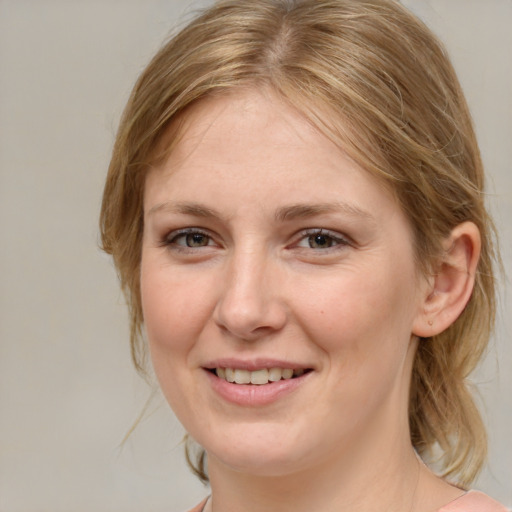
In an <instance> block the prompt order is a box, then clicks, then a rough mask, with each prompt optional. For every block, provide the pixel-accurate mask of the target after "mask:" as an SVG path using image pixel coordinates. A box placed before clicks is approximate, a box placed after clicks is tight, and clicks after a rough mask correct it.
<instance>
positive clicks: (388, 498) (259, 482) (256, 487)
mask: <svg viewBox="0 0 512 512" xmlns="http://www.w3.org/2000/svg"><path fill="white" fill-rule="evenodd" d="M400 437H401V436H400ZM402 439H403V437H402ZM424 470H425V468H424V467H423V466H422V464H421V463H420V462H419V460H418V459H417V457H416V454H415V452H414V450H413V448H412V446H411V445H410V444H409V443H400V442H399V441H397V442H394V443H393V442H392V443H388V444H380V446H369V445H367V446H363V447H358V448H357V449H356V448H355V447H351V449H350V450H345V453H344V454H343V456H340V454H339V453H333V454H332V455H331V457H330V458H329V460H323V461H322V463H321V464H320V463H319V464H316V465H311V464H308V468H307V469H304V470H299V471H297V472H292V473H287V474H283V475H275V474H274V475H263V476H262V475H254V474H247V473H242V472H237V471H233V470H231V469H230V468H227V467H226V466H223V465H222V463H221V462H219V461H217V460H216V459H215V458H211V457H210V459H209V471H210V478H211V486H212V501H211V510H212V512H235V511H237V512H239V511H240V510H244V512H263V511H265V512H266V511H268V510H280V511H282V512H291V511H294V512H311V511H312V510H315V511H318V512H334V511H336V512H349V511H350V512H374V511H377V510H378V511H379V512H387V511H390V512H391V511H392V512H411V511H413V510H414V509H415V498H416V494H417V491H418V487H419V486H420V485H421V483H422V474H423V472H424Z"/></svg>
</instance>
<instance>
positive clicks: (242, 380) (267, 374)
mask: <svg viewBox="0 0 512 512" xmlns="http://www.w3.org/2000/svg"><path fill="white" fill-rule="evenodd" d="M304 371H305V370H304V369H302V368H299V369H297V370H294V369H293V368H270V369H268V370H267V369H266V368H263V369H261V370H255V371H253V372H251V371H249V370H240V369H238V368H237V369H233V368H216V369H215V373H216V374H217V377H219V378H220V379H224V380H227V381H228V382H232V383H235V384H257V385H262V384H268V383H269V382H277V381H279V380H281V379H285V380H288V379H291V378H292V377H300V376H301V375H304Z"/></svg>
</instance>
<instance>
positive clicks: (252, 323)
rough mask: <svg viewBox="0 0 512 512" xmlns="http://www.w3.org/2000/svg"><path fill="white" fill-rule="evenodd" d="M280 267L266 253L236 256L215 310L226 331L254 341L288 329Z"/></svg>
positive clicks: (221, 325)
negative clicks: (286, 326)
mask: <svg viewBox="0 0 512 512" xmlns="http://www.w3.org/2000/svg"><path fill="white" fill-rule="evenodd" d="M276 266H278V265H276V264H275V263H274V262H272V261H270V259H269V258H268V257H265V255H264V254H257V253H255V252H246V253H243V254H238V255H234V256H233V258H232V259H231V261H230V262H229V264H228V265H227V267H226V273H225V274H224V276H223V277H224V282H223V283H222V285H221V293H220V296H219V300H218V302H217V304H216V307H215V311H214V320H215V322H216V323H217V325H218V326H219V327H220V328H221V329H222V330H223V331H225V332H228V333H230V334H231V335H232V336H234V337H236V338H237V339H240V340H245V341H254V340H258V339H260V338H263V337H265V336H268V335H271V334H272V333H275V332H277V331H279V330H281V329H282V328H283V327H284V325H285V324H286V321H287V310H286V306H285V303H284V299H283V295H282V289H281V290H280V281H281V280H280V279H279V269H278V268H276Z"/></svg>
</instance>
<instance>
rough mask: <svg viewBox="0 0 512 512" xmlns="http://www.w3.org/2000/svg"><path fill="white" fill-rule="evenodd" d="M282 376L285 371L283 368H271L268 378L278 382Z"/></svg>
mask: <svg viewBox="0 0 512 512" xmlns="http://www.w3.org/2000/svg"><path fill="white" fill-rule="evenodd" d="M282 376H283V372H282V370H281V368H270V370H269V371H268V380H269V381H271V382H277V381H278V380H281V377H282Z"/></svg>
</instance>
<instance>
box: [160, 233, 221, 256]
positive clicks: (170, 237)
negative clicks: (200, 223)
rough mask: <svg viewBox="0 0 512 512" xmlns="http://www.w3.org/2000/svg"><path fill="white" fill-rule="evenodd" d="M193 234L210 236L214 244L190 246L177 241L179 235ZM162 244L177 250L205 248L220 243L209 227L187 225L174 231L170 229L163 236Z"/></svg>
mask: <svg viewBox="0 0 512 512" xmlns="http://www.w3.org/2000/svg"><path fill="white" fill-rule="evenodd" d="M193 234H198V235H203V236H205V237H208V239H209V242H210V241H211V242H214V244H210V243H208V244H207V245H204V246H199V247H188V246H186V245H180V244H177V243H176V239H178V238H179V237H181V236H186V235H193ZM160 245H161V246H163V247H168V248H172V249H173V250H176V251H196V250H198V249H204V248H205V247H212V246H213V245H218V244H217V243H216V242H215V237H214V236H213V235H212V233H211V232H209V231H208V230H207V229H203V228H198V227H187V228H180V229H175V230H173V231H170V232H169V233H167V234H166V235H165V236H164V237H163V238H162V240H161V242H160Z"/></svg>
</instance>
